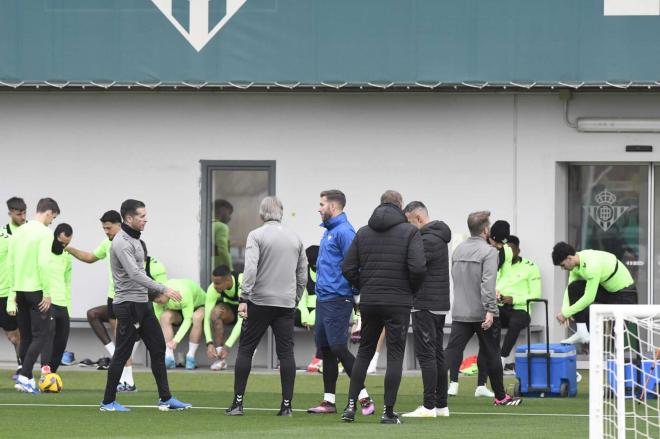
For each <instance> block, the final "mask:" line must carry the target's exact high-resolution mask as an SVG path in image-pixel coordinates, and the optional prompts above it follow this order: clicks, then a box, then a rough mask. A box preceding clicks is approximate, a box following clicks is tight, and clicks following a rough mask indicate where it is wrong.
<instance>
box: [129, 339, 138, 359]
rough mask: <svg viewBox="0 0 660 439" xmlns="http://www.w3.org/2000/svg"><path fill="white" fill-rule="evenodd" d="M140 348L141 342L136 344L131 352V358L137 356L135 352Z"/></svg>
mask: <svg viewBox="0 0 660 439" xmlns="http://www.w3.org/2000/svg"><path fill="white" fill-rule="evenodd" d="M139 347H140V342H139V341H136V342H135V344H134V345H133V350H132V351H131V358H133V356H134V355H135V351H137V349H138V348H139Z"/></svg>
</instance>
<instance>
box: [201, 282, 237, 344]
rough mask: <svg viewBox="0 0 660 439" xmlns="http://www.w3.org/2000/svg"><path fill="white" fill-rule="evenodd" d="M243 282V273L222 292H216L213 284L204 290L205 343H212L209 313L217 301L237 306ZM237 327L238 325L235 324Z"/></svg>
mask: <svg viewBox="0 0 660 439" xmlns="http://www.w3.org/2000/svg"><path fill="white" fill-rule="evenodd" d="M242 282H243V273H240V274H239V275H238V279H234V285H233V286H232V287H231V288H230V289H228V290H226V291H222V292H220V293H219V292H218V291H217V290H216V289H215V287H214V286H213V284H211V285H209V287H208V288H207V289H206V301H205V303H204V337H205V338H206V343H207V344H208V343H212V342H213V331H212V330H211V326H212V325H211V313H212V312H213V308H214V307H215V305H216V304H217V303H218V300H220V299H222V302H223V303H227V304H229V305H232V306H238V298H239V297H240V296H241V293H240V291H241V290H240V284H241V283H242ZM236 325H237V326H238V323H236Z"/></svg>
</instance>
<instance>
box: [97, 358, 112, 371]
mask: <svg viewBox="0 0 660 439" xmlns="http://www.w3.org/2000/svg"><path fill="white" fill-rule="evenodd" d="M96 364H98V365H99V367H97V368H96V370H108V367H110V358H108V357H103V358H99V361H97V362H96Z"/></svg>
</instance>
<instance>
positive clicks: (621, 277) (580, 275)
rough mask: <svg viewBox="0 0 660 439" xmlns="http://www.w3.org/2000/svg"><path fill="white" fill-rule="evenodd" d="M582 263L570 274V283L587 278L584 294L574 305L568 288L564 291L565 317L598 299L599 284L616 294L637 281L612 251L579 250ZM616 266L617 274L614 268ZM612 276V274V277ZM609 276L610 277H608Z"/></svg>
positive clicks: (563, 310) (563, 312)
mask: <svg viewBox="0 0 660 439" xmlns="http://www.w3.org/2000/svg"><path fill="white" fill-rule="evenodd" d="M577 255H578V257H579V259H580V265H578V266H575V267H574V268H573V269H572V270H571V271H570V273H569V275H568V283H569V284H570V283H571V282H573V281H576V280H585V281H587V285H586V286H585V288H584V295H583V296H582V297H581V298H580V299H579V300H578V301H577V302H575V303H574V304H573V305H571V304H570V301H569V298H568V288H566V291H564V303H563V306H562V309H561V312H562V314H563V315H564V317H571V316H573V315H575V314H576V313H578V312H580V311H582V310H583V309H585V308H586V307H588V306H589V305H591V304H592V303H593V301H594V300H595V299H596V293H597V292H598V286H599V285H600V286H602V287H603V288H604V289H605V290H606V291H607V292H608V293H612V294H616V293H617V292H618V291H620V290H623V289H624V288H627V287H629V286H631V285H632V284H634V283H635V281H634V280H633V278H632V276H631V275H630V271H628V268H627V267H626V266H625V264H624V263H623V262H621V261H619V260H618V259H617V258H616V256H614V255H613V254H612V253H608V252H604V251H600V250H582V251H581V252H577ZM615 268H616V270H617V271H616V274H615V275H614V276H612V273H614V269H615ZM610 276H612V277H611V278H610ZM608 278H609V279H608Z"/></svg>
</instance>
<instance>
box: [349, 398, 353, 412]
mask: <svg viewBox="0 0 660 439" xmlns="http://www.w3.org/2000/svg"><path fill="white" fill-rule="evenodd" d="M348 408H350V409H352V410H355V400H354V399H353V398H349V399H348Z"/></svg>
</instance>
